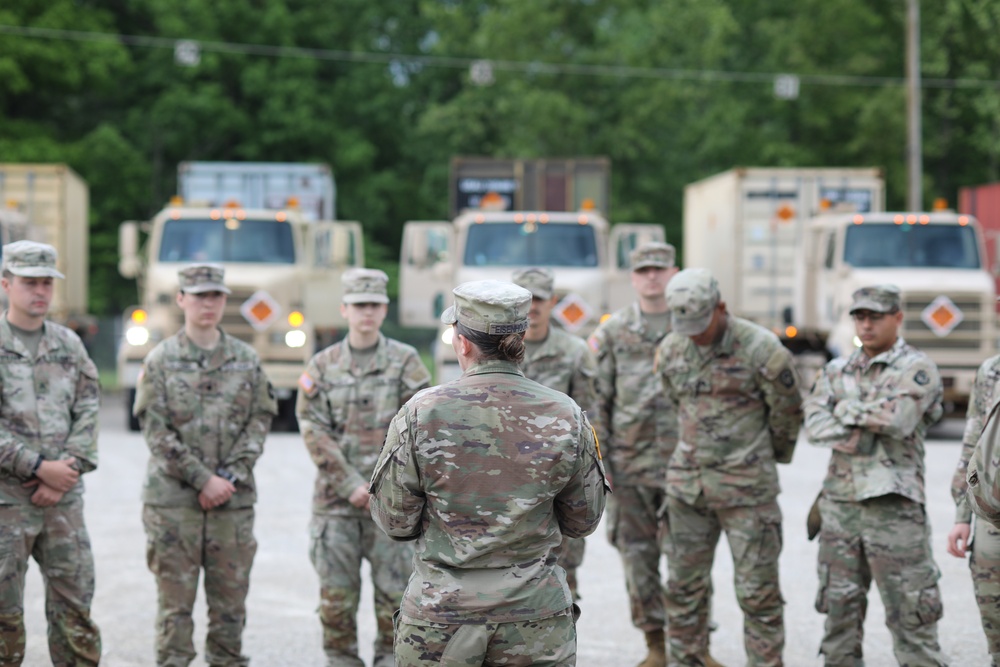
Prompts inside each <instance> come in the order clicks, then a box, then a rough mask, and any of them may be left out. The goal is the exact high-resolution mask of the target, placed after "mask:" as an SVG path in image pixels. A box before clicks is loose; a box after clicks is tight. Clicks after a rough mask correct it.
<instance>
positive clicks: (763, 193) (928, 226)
mask: <svg viewBox="0 0 1000 667" xmlns="http://www.w3.org/2000/svg"><path fill="white" fill-rule="evenodd" d="M684 265H685V266H690V267H694V266H701V267H705V268H708V269H710V270H711V271H712V272H713V273H714V274H715V276H716V277H717V279H718V280H719V287H720V290H721V292H722V295H723V299H724V300H725V301H726V303H727V305H728V306H729V310H730V312H732V313H734V314H735V315H738V316H740V317H745V318H747V319H750V320H753V321H755V322H757V323H759V324H761V325H763V326H766V327H768V328H770V329H772V330H773V331H775V333H777V334H778V335H779V336H780V337H781V338H782V339H783V342H784V343H785V345H787V346H788V347H789V348H790V349H791V350H792V351H793V352H795V353H797V354H798V355H799V360H800V363H801V366H800V368H801V370H802V371H803V375H804V377H803V380H804V382H803V384H805V385H809V384H811V378H812V375H811V373H812V372H813V371H814V370H815V369H816V368H818V367H819V366H820V365H821V364H822V363H823V362H825V360H826V359H827V358H830V357H833V356H839V355H844V354H849V353H850V352H851V351H852V350H853V349H854V348H855V347H856V346H860V342H859V341H858V340H857V339H856V338H855V336H854V325H853V323H852V321H851V319H850V315H849V312H848V311H849V308H850V303H851V294H852V293H853V292H854V290H856V289H858V288H859V287H862V286H864V285H872V284H880V283H892V284H895V285H897V286H899V288H900V289H901V290H902V292H903V312H904V320H903V331H902V335H903V337H904V338H905V339H906V340H907V342H909V343H911V344H913V345H915V346H917V347H919V348H920V349H922V350H924V351H925V352H926V353H927V354H928V355H930V356H931V358H932V359H933V360H934V361H935V362H936V363H937V365H938V367H939V368H940V369H941V375H942V378H943V380H944V384H945V400H946V401H947V402H948V403H950V404H951V407H952V408H953V409H954V408H955V407H957V406H959V405H962V404H963V403H965V402H966V401H967V400H968V395H969V391H970V389H971V385H972V381H973V380H974V378H975V371H976V368H977V367H978V365H979V364H980V363H981V362H982V360H983V359H985V358H986V357H988V356H990V355H991V354H995V351H996V322H995V318H994V316H993V307H994V306H993V304H994V301H995V296H996V295H995V292H994V287H993V280H992V276H991V275H990V273H989V272H988V271H987V270H986V268H985V267H986V259H985V253H984V244H983V235H982V231H981V229H980V228H979V224H978V222H977V221H976V220H975V219H974V218H972V217H970V216H964V215H956V214H954V213H950V212H936V213H921V212H902V213H885V212H884V183H883V180H882V178H881V174H880V172H879V171H878V170H876V169H834V168H827V169H795V168H792V169H780V168H773V169H772V168H748V169H734V170H731V171H727V172H724V173H721V174H718V175H716V176H712V177H710V178H707V179H705V180H702V181H698V182H697V183H693V184H691V185H688V186H687V188H686V189H685V193H684Z"/></svg>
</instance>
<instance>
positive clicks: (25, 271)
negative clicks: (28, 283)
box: [5, 266, 66, 278]
mask: <svg viewBox="0 0 1000 667" xmlns="http://www.w3.org/2000/svg"><path fill="white" fill-rule="evenodd" d="M5 270H6V271H10V273H11V274H13V275H15V276H21V277H22V278H65V277H66V276H64V275H63V274H61V273H59V272H58V271H56V270H55V269H49V268H46V267H44V266H27V267H21V268H17V269H11V268H9V267H8V268H6V269H5Z"/></svg>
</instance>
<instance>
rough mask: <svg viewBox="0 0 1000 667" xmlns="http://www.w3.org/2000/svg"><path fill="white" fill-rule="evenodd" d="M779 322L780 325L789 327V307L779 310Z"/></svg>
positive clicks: (790, 311)
mask: <svg viewBox="0 0 1000 667" xmlns="http://www.w3.org/2000/svg"><path fill="white" fill-rule="evenodd" d="M781 321H782V323H784V325H785V326H788V325H790V324H791V323H792V307H791V306H785V307H784V308H783V309H782V310H781Z"/></svg>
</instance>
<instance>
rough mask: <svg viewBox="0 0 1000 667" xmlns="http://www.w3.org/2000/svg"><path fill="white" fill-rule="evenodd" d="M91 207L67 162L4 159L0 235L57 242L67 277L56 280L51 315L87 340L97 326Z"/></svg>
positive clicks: (1, 238) (9, 239) (5, 239)
mask: <svg viewBox="0 0 1000 667" xmlns="http://www.w3.org/2000/svg"><path fill="white" fill-rule="evenodd" d="M89 213H90V189H89V188H88V187H87V183H86V182H85V181H84V180H83V179H82V178H80V176H79V174H77V173H76V172H75V171H73V170H72V169H70V168H69V167H68V166H67V165H65V164H0V241H2V243H4V244H6V243H11V242H12V241H20V240H24V239H29V240H32V241H41V242H43V243H48V244H50V245H52V246H54V247H55V249H56V252H57V253H58V254H59V268H60V270H61V271H62V272H63V273H64V274H65V275H66V279H65V280H57V281H55V283H54V290H53V294H52V305H51V308H50V311H49V317H50V318H51V319H52V320H53V321H55V322H59V323H61V324H65V325H67V326H69V327H70V328H71V329H73V330H74V331H76V332H77V333H78V334H80V336H81V337H82V338H83V339H84V340H85V341H86V340H87V339H88V338H89V337H90V336H92V335H93V334H94V332H95V331H96V322H95V320H94V319H93V318H92V317H90V316H89V315H87V285H88V275H89V274H88V271H89V257H90V253H89V251H88V243H89V235H90V227H89V223H88V218H89ZM0 298H3V294H2V293H0ZM3 305H4V307H6V303H4V304H3Z"/></svg>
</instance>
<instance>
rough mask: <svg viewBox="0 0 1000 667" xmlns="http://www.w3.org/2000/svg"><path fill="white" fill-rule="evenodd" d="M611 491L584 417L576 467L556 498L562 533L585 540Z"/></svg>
mask: <svg viewBox="0 0 1000 667" xmlns="http://www.w3.org/2000/svg"><path fill="white" fill-rule="evenodd" d="M608 491H610V487H609V486H608V482H607V479H606V478H605V474H604V468H603V465H602V462H601V459H600V454H599V450H598V447H597V443H596V441H595V439H594V430H593V429H592V428H591V426H590V424H589V423H588V421H587V418H586V417H584V418H583V428H582V431H581V436H580V446H579V455H578V456H577V467H576V471H575V472H574V474H573V476H572V477H571V478H570V481H569V483H567V484H566V486H565V487H564V488H563V489H562V491H560V492H559V494H558V495H557V496H556V498H555V503H554V505H555V514H556V519H557V520H558V521H559V530H560V531H561V532H562V534H563V535H566V536H567V537H586V536H587V535H590V534H591V533H592V532H594V531H595V530H596V529H597V525H598V524H599V523H600V521H601V515H602V514H604V506H605V503H606V502H607V493H608Z"/></svg>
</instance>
